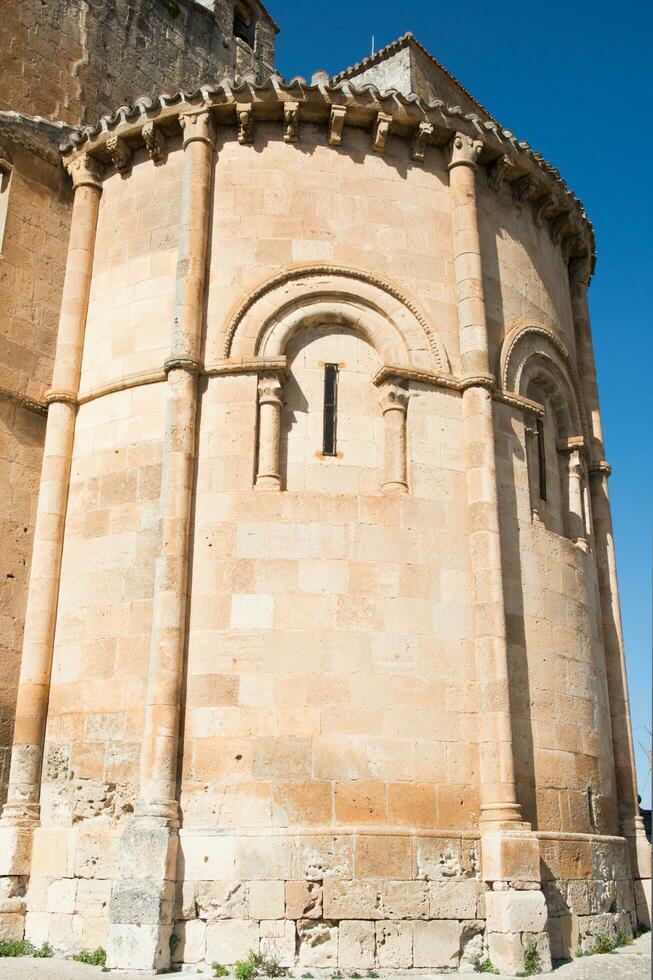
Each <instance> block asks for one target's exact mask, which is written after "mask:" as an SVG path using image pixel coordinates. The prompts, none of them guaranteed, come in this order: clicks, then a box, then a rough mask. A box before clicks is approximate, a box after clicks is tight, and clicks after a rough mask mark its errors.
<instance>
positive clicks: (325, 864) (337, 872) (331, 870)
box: [281, 835, 354, 881]
mask: <svg viewBox="0 0 653 980" xmlns="http://www.w3.org/2000/svg"><path fill="white" fill-rule="evenodd" d="M352 841H353V838H352V837H350V836H347V837H344V836H343V837H338V836H330V835H319V836H317V835H316V836H315V837H304V836H301V837H299V838H298V840H297V842H296V844H295V847H294V850H293V862H292V867H293V873H292V875H289V876H288V877H292V878H297V879H305V880H306V881H322V879H326V878H331V877H337V878H351V877H353V873H354V871H353V869H354V858H353V843H352ZM281 877H285V876H281Z"/></svg>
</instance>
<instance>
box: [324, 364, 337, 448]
mask: <svg viewBox="0 0 653 980" xmlns="http://www.w3.org/2000/svg"><path fill="white" fill-rule="evenodd" d="M337 407H338V365H337V364H325V365H324V434H323V439H322V455H323V456H336V455H337V451H336V421H337Z"/></svg>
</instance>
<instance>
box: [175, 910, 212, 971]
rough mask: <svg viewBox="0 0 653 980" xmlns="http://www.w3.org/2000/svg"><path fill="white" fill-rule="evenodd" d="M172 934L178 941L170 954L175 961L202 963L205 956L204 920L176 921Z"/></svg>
mask: <svg viewBox="0 0 653 980" xmlns="http://www.w3.org/2000/svg"><path fill="white" fill-rule="evenodd" d="M174 935H175V936H177V937H178V939H179V942H178V944H177V946H176V949H175V951H174V953H173V955H172V959H173V962H175V963H202V962H203V961H204V959H205V958H206V922H202V920H201V919H189V920H188V921H186V922H177V923H176V925H175V929H174Z"/></svg>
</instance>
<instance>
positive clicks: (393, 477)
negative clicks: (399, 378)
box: [381, 385, 408, 493]
mask: <svg viewBox="0 0 653 980" xmlns="http://www.w3.org/2000/svg"><path fill="white" fill-rule="evenodd" d="M381 409H382V411H383V420H384V423H385V478H384V481H383V489H384V491H385V492H386V493H406V492H407V491H408V472H407V452H406V450H407V432H406V415H407V410H408V392H407V391H404V390H403V389H401V388H398V387H396V386H395V385H392V386H391V387H389V388H388V389H387V390H386V391H385V392H384V394H383V396H382V398H381Z"/></svg>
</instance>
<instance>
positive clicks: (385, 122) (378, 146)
mask: <svg viewBox="0 0 653 980" xmlns="http://www.w3.org/2000/svg"><path fill="white" fill-rule="evenodd" d="M391 122H392V116H390V115H388V113H387V112H379V113H377V116H376V122H375V123H374V137H373V145H374V152H375V153H385V148H386V144H387V142H388V135H389V133H390V123H391Z"/></svg>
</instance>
